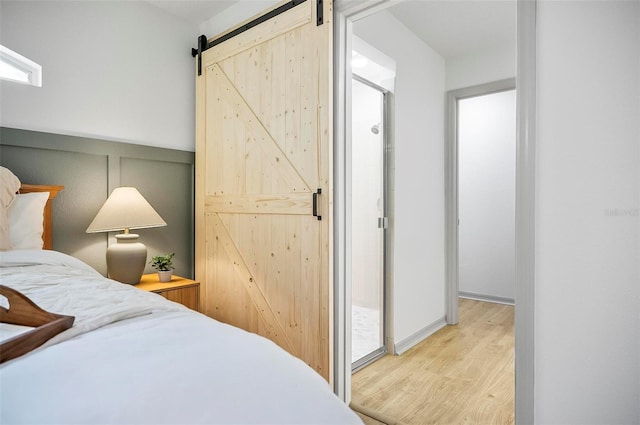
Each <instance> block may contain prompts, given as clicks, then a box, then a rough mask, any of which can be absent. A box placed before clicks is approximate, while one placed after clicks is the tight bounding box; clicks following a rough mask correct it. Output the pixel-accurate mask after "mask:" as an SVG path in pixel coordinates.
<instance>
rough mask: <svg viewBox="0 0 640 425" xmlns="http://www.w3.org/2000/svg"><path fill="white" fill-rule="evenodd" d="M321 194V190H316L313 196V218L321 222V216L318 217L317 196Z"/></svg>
mask: <svg viewBox="0 0 640 425" xmlns="http://www.w3.org/2000/svg"><path fill="white" fill-rule="evenodd" d="M321 193H322V189H320V188H318V190H317V191H316V192H315V193H314V194H313V216H314V217H317V218H318V220H322V216H321V215H318V196H319V195H320V194H321Z"/></svg>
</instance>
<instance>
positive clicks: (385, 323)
mask: <svg viewBox="0 0 640 425" xmlns="http://www.w3.org/2000/svg"><path fill="white" fill-rule="evenodd" d="M351 77H352V81H353V80H356V81H358V82H359V83H361V84H363V85H365V86H368V87H370V88H372V89H374V90H377V91H378V92H380V94H381V95H382V122H381V124H382V164H381V165H382V181H383V183H382V185H383V189H382V191H383V194H382V196H383V199H382V205H383V208H382V209H383V218H386V220H387V221H388V220H389V217H390V208H389V190H388V189H389V154H390V149H389V146H390V141H389V140H390V139H389V138H390V137H391V135H390V132H389V121H391V120H390V118H389V116H390V113H391V112H390V104H391V100H390V96H391V91H389V90H387V89H386V88H384V87H382V86H380V85H378V84H376V83H374V82H372V81H369V80H367V79H366V78H364V77H362V76H360V75H358V74H356V73H352V75H351ZM350 110H351V109H350ZM349 134H350V135H351V133H349ZM346 142H347V145H346V150H347V152H348V153H349V158H350V159H349V161H347V162H346V163H345V167H346V176H347V179H348V180H347V181H345V186H346V187H347V192H349V194H350V193H351V187H352V186H351V178H350V177H349V176H350V175H351V171H352V164H353V160H352V159H353V158H352V156H351V143H352V140H351V137H349V138H348V139H347V140H346ZM350 198H351V195H349V196H348V197H347V199H350ZM350 219H351V217H350ZM349 223H350V222H347V223H345V231H346V232H347V243H348V244H349V245H351V237H350V234H351V227H350V224H349ZM382 230H383V233H382V323H381V326H382V346H381V347H379V348H377V349H376V350H374V351H372V352H371V353H369V354H368V355H366V356H365V357H363V358H361V359H359V360H357V361H355V362H353V363H351V373H355V372H357V371H358V370H360V369H362V368H363V367H365V366H368V365H369V364H371V363H373V362H374V361H375V360H378V359H379V358H381V357H383V356H384V355H385V354H387V353H391V354H393V352H392V350H393V349H392V347H391V344H389V340H393V329H392V328H391V327H390V326H389V323H390V316H391V315H390V314H389V308H390V304H391V303H390V302H389V300H390V298H391V295H390V293H391V288H390V285H389V278H390V276H389V256H388V255H387V254H388V243H389V236H390V235H389V231H390V229H389V228H388V227H386V228H383V229H382ZM348 255H349V257H347V258H351V250H350V249H349V251H348ZM349 263H350V261H349ZM348 280H349V285H350V286H351V281H352V280H351V279H348ZM349 330H351V325H350V327H349ZM390 350H391V351H390ZM348 358H349V359H351V355H350V354H349V357H348Z"/></svg>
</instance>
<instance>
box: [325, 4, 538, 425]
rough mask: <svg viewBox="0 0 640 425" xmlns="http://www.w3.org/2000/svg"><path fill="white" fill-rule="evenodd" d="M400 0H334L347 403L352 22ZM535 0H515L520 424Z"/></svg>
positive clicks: (529, 376) (527, 420)
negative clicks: (347, 162) (347, 191)
mask: <svg viewBox="0 0 640 425" xmlns="http://www.w3.org/2000/svg"><path fill="white" fill-rule="evenodd" d="M397 1H398V0H374V1H370V2H357V3H356V2H349V1H347V0H336V1H335V3H334V144H335V149H334V179H335V180H334V182H335V185H334V217H335V227H334V248H335V249H334V285H335V286H334V306H335V308H334V332H335V333H334V337H335V339H334V342H335V345H334V365H335V368H334V373H335V375H334V390H335V392H336V394H337V395H338V396H339V397H341V398H342V399H343V400H345V402H347V403H349V402H350V400H351V373H350V368H348V367H346V366H347V365H348V364H349V362H350V359H351V347H350V338H351V336H350V326H351V319H350V317H349V316H350V314H351V311H350V304H349V303H350V302H351V295H350V291H351V287H350V285H349V283H348V280H347V279H346V277H347V272H348V271H349V270H348V263H347V261H346V258H347V257H346V253H347V248H348V247H347V241H346V234H345V222H346V219H347V217H348V213H349V211H348V207H347V205H346V198H345V186H344V182H345V168H344V167H345V160H346V159H347V157H346V154H347V152H346V149H345V146H346V141H347V140H348V137H349V135H350V131H351V126H350V119H351V117H350V110H351V96H350V95H349V93H350V90H351V87H350V85H351V83H350V81H351V64H350V56H351V55H350V52H351V34H352V23H353V21H355V20H357V19H359V18H362V17H365V16H368V15H371V14H373V13H375V12H377V11H380V10H383V9H385V8H387V7H389V6H391V5H393V4H396V3H397ZM536 1H537V0H517V18H516V20H517V51H518V57H517V71H516V79H517V87H518V97H517V100H516V104H517V106H516V107H517V113H516V115H517V117H516V121H517V122H516V132H517V135H516V284H515V286H516V290H515V293H516V303H517V308H516V309H515V375H516V384H515V419H516V423H518V424H532V423H533V422H534V365H535V361H534V360H535V359H534V348H535V347H534V336H535V335H534V324H535V322H534V311H535V310H534V308H535V298H534V297H535V177H536V174H535V153H536V143H535V142H536V129H535V126H536ZM354 3H355V4H354ZM443 107H444V105H443ZM443 160H444V158H443ZM443 224H444V223H443ZM443 249H444V247H443ZM445 255H446V252H445ZM443 284H446V283H445V282H443Z"/></svg>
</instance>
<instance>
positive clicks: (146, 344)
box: [0, 251, 361, 425]
mask: <svg viewBox="0 0 640 425" xmlns="http://www.w3.org/2000/svg"><path fill="white" fill-rule="evenodd" d="M0 282H1V283H2V284H3V285H6V286H9V287H12V288H15V289H17V290H19V291H21V292H23V293H24V294H25V295H27V296H28V297H30V298H31V299H32V300H33V301H34V302H35V303H36V304H38V305H39V306H40V307H42V308H44V309H45V310H48V311H52V312H55V313H60V314H68V315H73V316H75V317H76V322H75V323H74V326H73V328H71V329H69V330H67V331H66V332H63V333H61V334H59V335H58V336H57V337H55V338H54V339H52V340H50V341H49V342H48V343H47V344H46V346H44V347H42V348H40V349H37V350H35V351H33V352H31V353H29V354H27V355H25V356H22V357H20V358H18V359H15V360H12V361H9V362H6V363H4V364H3V365H1V366H0V423H2V424H17V423H22V424H45V423H47V424H48V423H51V424H94V423H118V424H141V423H145V424H185V425H186V424H213V423H216V424H357V423H361V422H360V420H359V419H358V418H357V416H355V414H353V413H352V412H351V411H350V410H349V409H348V407H347V406H345V405H344V404H343V403H342V402H341V401H340V400H339V399H338V398H337V397H335V395H334V394H333V393H332V392H331V391H330V388H329V386H328V385H327V383H326V382H325V381H324V380H323V379H322V378H321V377H320V376H319V375H317V374H316V373H315V372H314V371H313V370H312V369H311V368H309V367H308V366H307V365H306V364H304V363H303V362H302V361H300V360H298V359H296V358H294V357H292V356H290V355H289V354H288V353H286V352H285V351H283V350H282V349H280V348H279V347H277V346H276V345H275V344H273V343H272V342H271V341H269V340H267V339H264V338H261V337H258V336H256V335H253V334H249V333H247V332H244V331H242V330H240V329H237V328H234V327H231V326H228V325H225V324H222V323H219V322H217V321H215V320H212V319H210V318H207V317H205V316H203V315H201V314H198V313H195V312H193V311H191V310H189V309H187V308H185V307H183V306H181V305H179V304H175V303H172V302H169V301H166V300H165V299H163V298H162V297H160V296H158V295H156V294H152V293H147V292H144V291H141V290H138V289H136V288H134V287H131V286H128V285H123V284H120V283H117V282H114V281H111V280H108V279H105V278H103V277H102V276H100V275H99V274H98V273H96V272H95V271H94V270H93V269H92V268H90V267H89V266H87V265H85V264H84V263H82V262H80V261H78V260H76V259H73V258H72V257H69V256H66V255H64V254H61V253H57V252H52V251H13V252H2V253H0Z"/></svg>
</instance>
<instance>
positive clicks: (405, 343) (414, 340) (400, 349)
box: [394, 317, 447, 356]
mask: <svg viewBox="0 0 640 425" xmlns="http://www.w3.org/2000/svg"><path fill="white" fill-rule="evenodd" d="M445 326H447V322H446V321H445V319H444V317H442V318H440V319H438V320H436V321H435V322H433V323H431V324H429V325H427V326H425V327H424V328H422V329H420V330H419V331H417V332H415V333H413V334H411V335H409V336H408V337H406V338H405V339H403V340H402V341H400V342H398V343H397V344H395V345H394V354H395V355H396V356H399V355H400V354H402V353H404V352H406V351H407V350H409V349H410V348H412V347H413V346H415V345H417V344H418V343H420V342H422V341H423V340H425V339H426V338H428V337H430V336H431V335H433V334H434V333H436V332H437V331H439V330H440V329H442V328H444V327H445Z"/></svg>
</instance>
